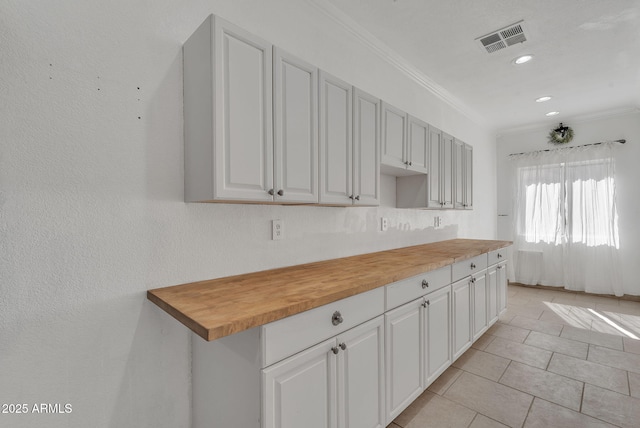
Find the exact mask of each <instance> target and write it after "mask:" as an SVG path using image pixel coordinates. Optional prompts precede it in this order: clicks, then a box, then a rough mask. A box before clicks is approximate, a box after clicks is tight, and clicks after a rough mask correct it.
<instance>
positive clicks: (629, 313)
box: [389, 285, 640, 428]
mask: <svg viewBox="0 0 640 428" xmlns="http://www.w3.org/2000/svg"><path fill="white" fill-rule="evenodd" d="M508 294H509V300H508V306H507V310H506V312H505V313H504V314H503V315H502V316H501V317H500V320H499V322H497V323H496V324H495V325H494V326H492V327H491V328H490V329H489V330H488V331H487V332H486V333H485V334H484V336H482V337H481V338H480V339H478V340H477V341H476V342H475V343H474V344H473V346H472V348H471V349H469V350H468V351H467V352H466V353H465V354H463V355H462V356H461V357H460V358H459V359H458V360H457V361H456V362H454V363H453V365H452V367H450V368H449V369H448V370H447V371H446V372H444V373H443V374H442V376H440V377H439V378H438V379H437V380H436V381H435V382H434V383H433V384H432V385H431V386H430V387H429V388H428V389H427V390H426V391H425V392H424V393H423V394H422V395H421V396H420V397H419V398H418V399H417V400H416V401H415V402H414V403H413V404H412V405H411V406H409V407H408V408H407V409H406V410H405V411H404V412H403V413H402V414H401V415H400V416H398V417H397V418H396V420H395V421H393V423H391V425H389V427H390V428H398V427H402V428H428V427H434V428H446V427H451V428H457V427H460V428H489V427H505V426H508V427H525V428H531V427H541V428H542V427H544V428H549V427H562V428H573V427H575V428H584V427H634V428H635V427H640V302H635V301H628V300H619V299H615V298H606V297H598V296H590V295H587V294H577V293H568V292H563V291H554V290H548V289H536V288H530V287H521V286H516V285H509V289H508Z"/></svg>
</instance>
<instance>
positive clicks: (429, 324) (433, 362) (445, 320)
mask: <svg viewBox="0 0 640 428" xmlns="http://www.w3.org/2000/svg"><path fill="white" fill-rule="evenodd" d="M426 299H427V307H426V308H425V310H426V315H425V322H426V327H425V332H426V338H425V345H426V350H425V355H426V362H425V382H424V386H425V387H427V386H429V385H430V384H431V383H432V382H433V381H434V380H436V379H437V378H438V376H440V374H442V372H444V371H445V370H446V369H447V367H449V365H451V324H452V319H451V309H452V304H451V287H449V286H447V287H445V288H442V289H440V290H438V291H436V292H433V293H431V294H429V295H427V296H426Z"/></svg>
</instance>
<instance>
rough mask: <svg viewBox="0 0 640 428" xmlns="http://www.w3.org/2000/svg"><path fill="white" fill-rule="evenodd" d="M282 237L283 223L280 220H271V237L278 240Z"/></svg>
mask: <svg viewBox="0 0 640 428" xmlns="http://www.w3.org/2000/svg"><path fill="white" fill-rule="evenodd" d="M282 238H284V224H283V222H282V220H271V239H272V240H274V241H278V240H280V239H282Z"/></svg>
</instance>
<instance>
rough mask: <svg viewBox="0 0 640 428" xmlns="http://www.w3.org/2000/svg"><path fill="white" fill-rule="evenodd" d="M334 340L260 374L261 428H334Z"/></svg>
mask: <svg viewBox="0 0 640 428" xmlns="http://www.w3.org/2000/svg"><path fill="white" fill-rule="evenodd" d="M335 345H336V340H335V339H330V340H327V341H325V342H323V343H321V344H319V345H316V346H314V347H313V348H310V349H308V350H306V351H303V352H300V353H299V354H296V355H294V356H292V357H290V358H288V359H286V360H284V361H282V362H280V363H278V364H275V365H273V366H271V367H268V368H266V369H264V370H263V371H262V389H263V394H262V402H263V406H262V411H263V428H300V427H309V428H335V427H336V426H337V414H336V397H337V387H336V381H335V380H336V355H335V354H334V353H333V351H332V348H334V347H335Z"/></svg>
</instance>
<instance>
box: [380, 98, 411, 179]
mask: <svg viewBox="0 0 640 428" xmlns="http://www.w3.org/2000/svg"><path fill="white" fill-rule="evenodd" d="M406 140H407V115H406V113H405V112H403V111H402V110H400V109H397V108H395V107H394V106H392V105H390V104H387V103H385V102H382V163H383V164H384V165H386V166H390V167H392V168H398V169H405V168H406V167H407V165H406V164H405V159H406V158H407V156H408V155H407V154H406V153H405V150H406V147H405V146H406Z"/></svg>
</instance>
